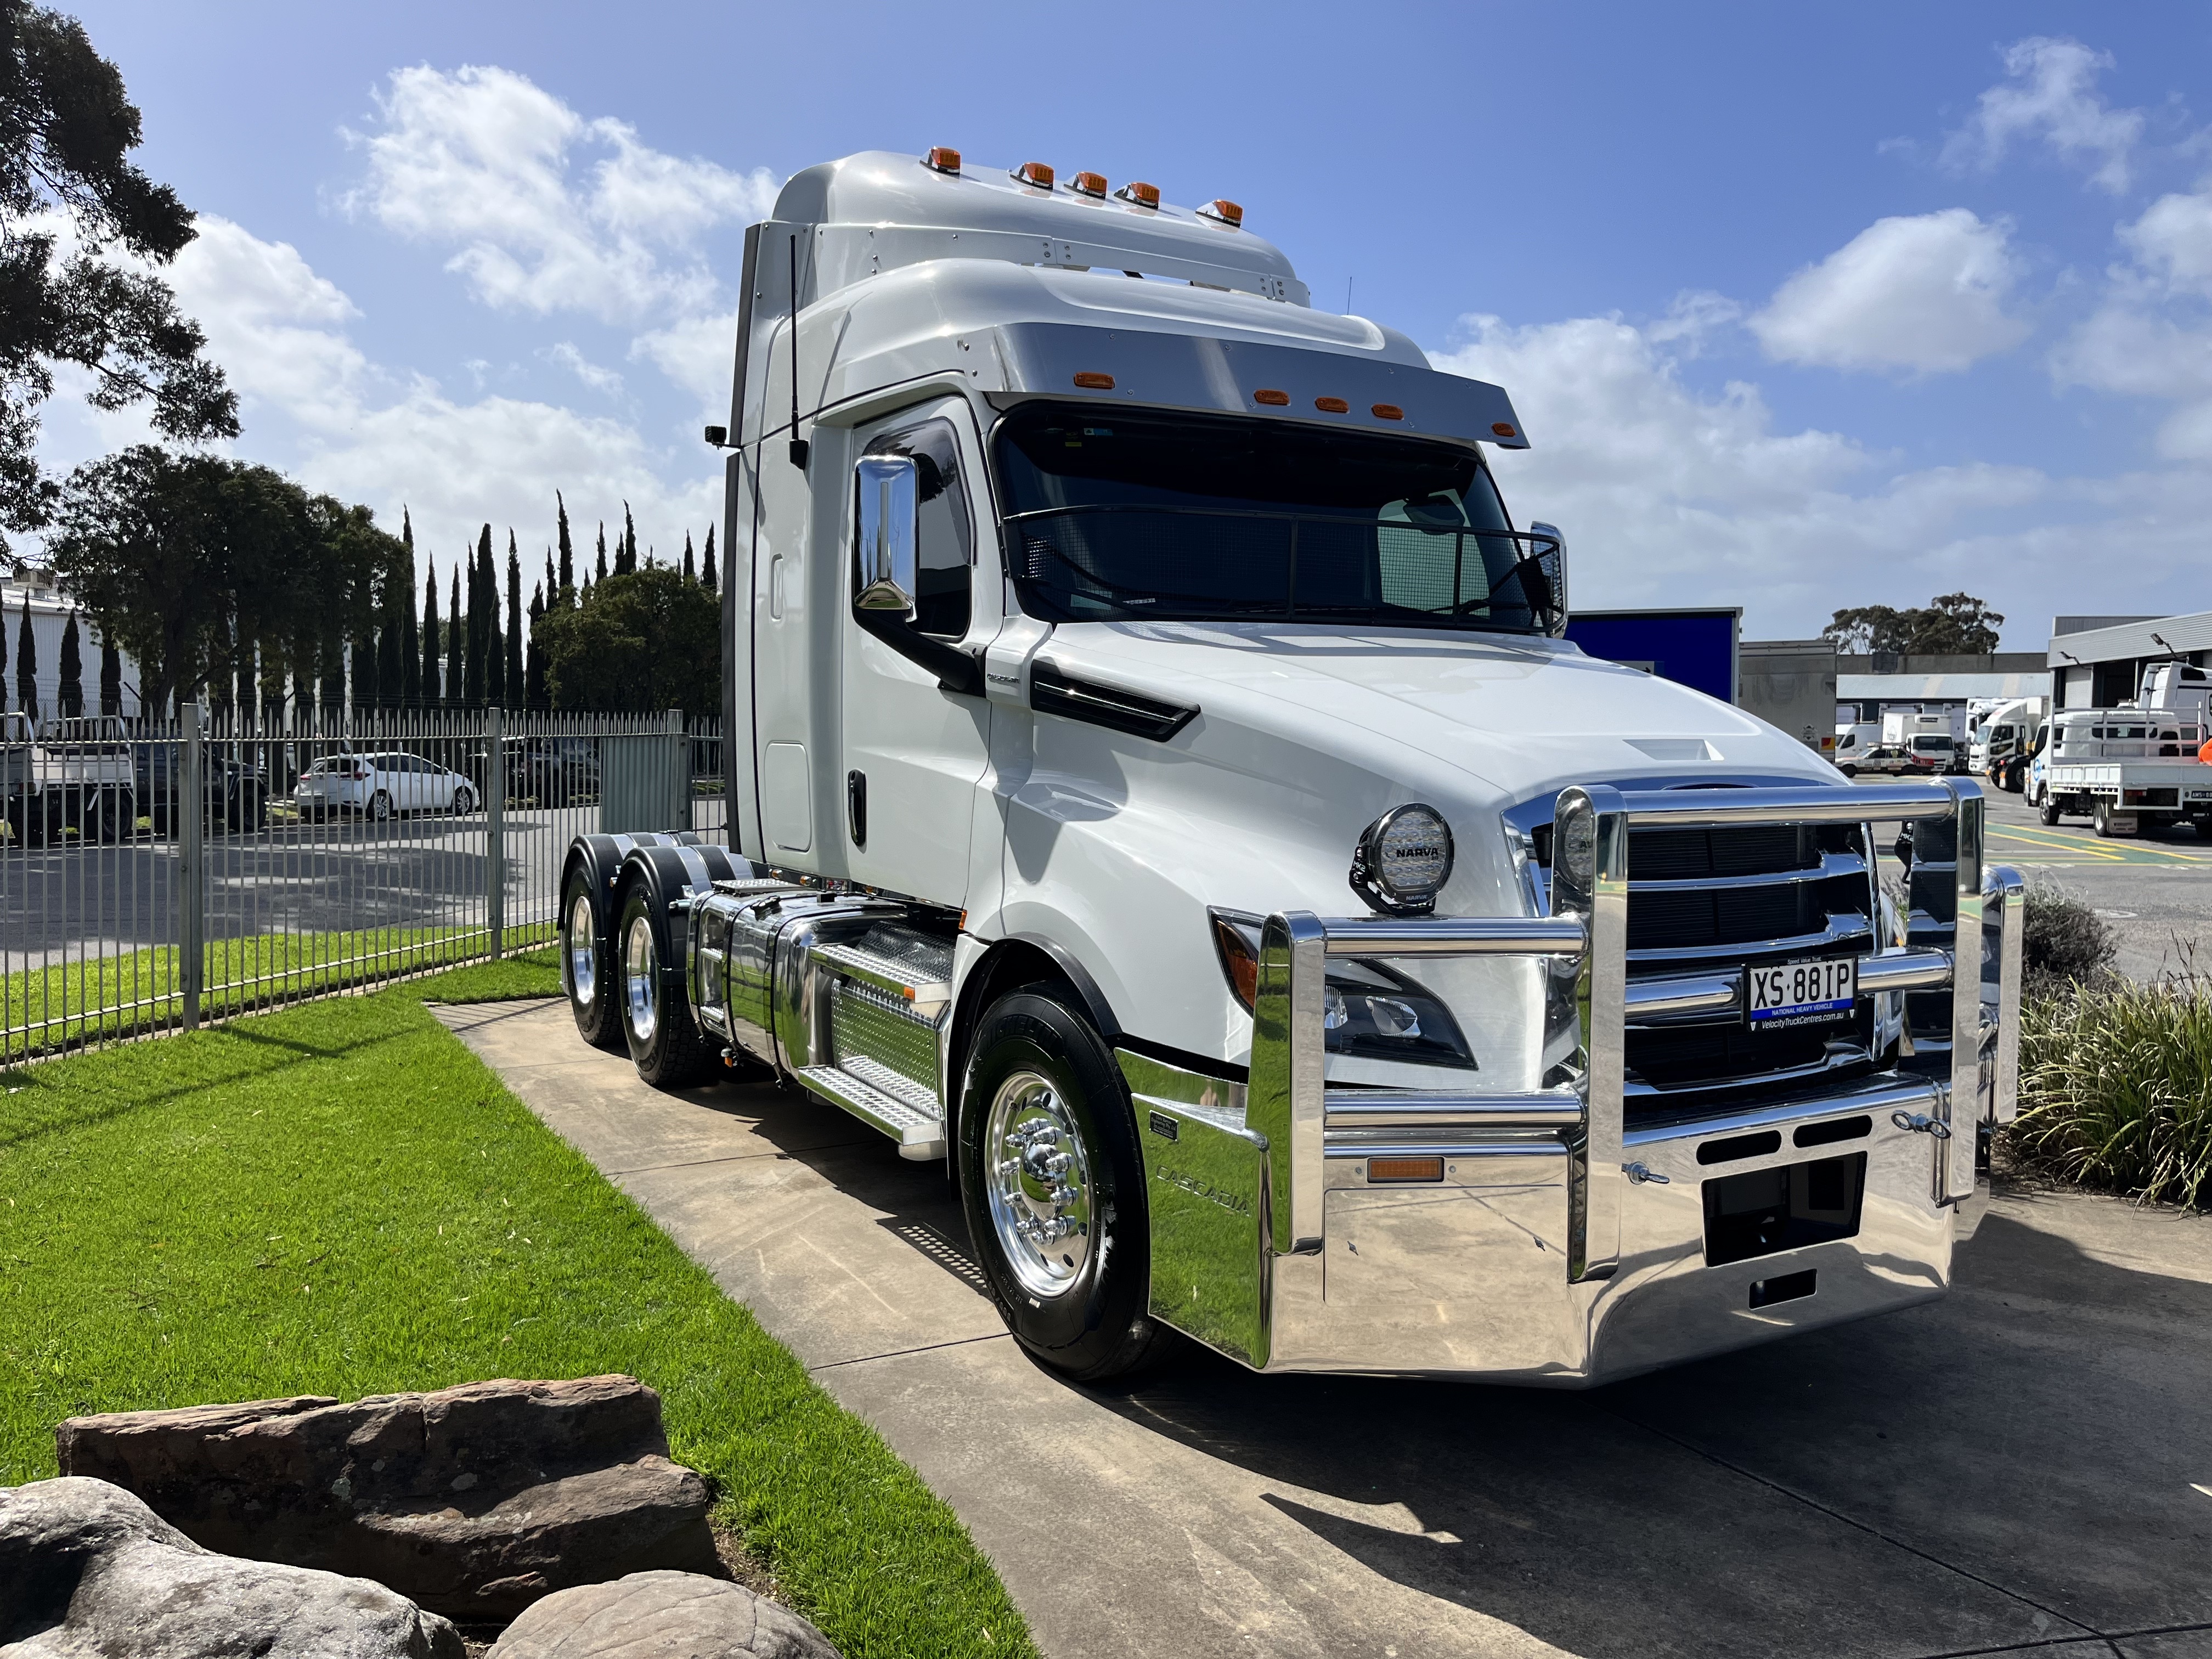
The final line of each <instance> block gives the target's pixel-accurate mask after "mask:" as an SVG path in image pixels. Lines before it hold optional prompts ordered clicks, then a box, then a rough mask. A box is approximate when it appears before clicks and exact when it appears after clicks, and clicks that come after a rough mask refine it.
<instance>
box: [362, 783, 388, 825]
mask: <svg viewBox="0 0 2212 1659" xmlns="http://www.w3.org/2000/svg"><path fill="white" fill-rule="evenodd" d="M363 810H364V811H367V812H368V816H369V817H372V818H374V819H375V820H376V822H377V823H383V822H384V821H385V820H386V818H388V817H391V816H392V797H391V795H390V794H389V793H386V791H384V790H381V789H380V790H378V791H377V792H376V793H374V794H373V795H371V796H370V797H369V798H368V806H367V807H366V808H365V809H363Z"/></svg>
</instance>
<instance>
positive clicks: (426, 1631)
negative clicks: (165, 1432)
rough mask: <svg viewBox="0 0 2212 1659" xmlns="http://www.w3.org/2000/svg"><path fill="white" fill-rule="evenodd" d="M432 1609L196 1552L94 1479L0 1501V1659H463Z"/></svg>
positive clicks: (17, 1492) (316, 1576) (357, 1581)
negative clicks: (240, 1658)
mask: <svg viewBox="0 0 2212 1659" xmlns="http://www.w3.org/2000/svg"><path fill="white" fill-rule="evenodd" d="M463 1652H464V1649H463V1647H462V1644H461V1638H460V1636H459V1632H456V1631H455V1630H454V1629H453V1626H451V1625H449V1624H447V1622H446V1621H445V1620H443V1619H441V1618H439V1617H438V1616H437V1615H436V1614H435V1613H424V1612H422V1610H421V1609H420V1608H418V1607H416V1606H415V1604H414V1603H413V1602H411V1601H408V1600H407V1599H406V1598H405V1597H404V1596H402V1595H395V1594H394V1593H393V1592H392V1591H391V1590H389V1589H386V1588H385V1587H384V1586H383V1585H381V1584H372V1583H369V1582H368V1580H366V1579H362V1578H347V1577H341V1576H339V1575H338V1574H337V1573H331V1572H318V1571H313V1570H312V1569H309V1568H306V1567H293V1566H283V1565H276V1564H273V1563H270V1562H267V1561H243V1560H240V1559H237V1558H235V1557H233V1556H228V1555H217V1554H215V1553H212V1552H210V1551H208V1550H205V1549H203V1548H201V1547H199V1546H198V1545H197V1544H195V1543H193V1542H192V1541H191V1539H189V1538H187V1537H185V1535H184V1534H182V1533H180V1532H179V1531H178V1530H177V1529H176V1528H173V1527H172V1526H170V1525H169V1524H168V1523H167V1522H164V1521H163V1520H161V1517H160V1516H156V1515H155V1513H154V1512H153V1511H152V1510H149V1509H148V1508H147V1507H146V1505H145V1504H143V1503H142V1502H140V1501H139V1500H138V1499H137V1498H134V1497H132V1496H131V1494H130V1493H129V1492H124V1491H122V1490H120V1489H119V1488H118V1487H116V1486H111V1485H110V1484H108V1483H107V1482H106V1481H104V1480H83V1479H71V1478H67V1477H65V1478H64V1479H62V1480H34V1481H33V1482H32V1483H31V1484H30V1485H28V1486H16V1487H13V1488H10V1489H8V1490H5V1491H0V1659H95V1656H106V1655H115V1654H148V1655H159V1656H161V1659H232V1656H234V1655H240V1654H253V1655H256V1656H263V1659H462V1655H463Z"/></svg>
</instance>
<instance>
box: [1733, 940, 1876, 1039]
mask: <svg viewBox="0 0 2212 1659" xmlns="http://www.w3.org/2000/svg"><path fill="white" fill-rule="evenodd" d="M1858 988H1859V964H1858V959H1857V957H1815V958H1813V959H1811V960H1808V961H1805V962H1779V963H1774V964H1772V965H1771V966H1770V967H1765V968H1753V969H1751V995H1750V1009H1749V1012H1750V1014H1751V1023H1752V1024H1753V1025H1757V1026H1762V1027H1764V1028H1765V1029H1766V1030H1773V1029H1774V1028H1775V1027H1776V1026H1778V1025H1796V1024H1825V1023H1826V1022H1827V1021H1829V1020H1832V1019H1834V1018H1836V1017H1837V1016H1838V1015H1844V1014H1849V1013H1850V1012H1851V1002H1852V1000H1853V999H1854V998H1855V997H1857V994H1858Z"/></svg>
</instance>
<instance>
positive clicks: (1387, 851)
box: [1352, 801, 1452, 915]
mask: <svg viewBox="0 0 2212 1659" xmlns="http://www.w3.org/2000/svg"><path fill="white" fill-rule="evenodd" d="M1451 867H1452V836H1451V826H1450V825H1449V824H1448V823H1445V822H1444V815H1443V813H1441V812H1439V811H1437V809H1436V808H1435V807H1433V806H1428V805H1423V804H1422V803H1421V802H1419V801H1409V802H1407V804H1406V805H1403V806H1394V807H1392V808H1391V809H1390V810H1389V811H1387V812H1385V813H1384V814H1383V816H1382V817H1379V818H1377V819H1376V820H1375V822H1374V823H1370V824H1369V825H1368V826H1367V830H1366V833H1365V834H1364V835H1362V836H1360V838H1359V845H1358V848H1356V849H1354V851H1353V853H1352V890H1353V891H1354V892H1356V893H1358V895H1359V896H1360V897H1362V898H1364V899H1365V900H1366V901H1367V902H1368V904H1369V905H1370V907H1371V908H1375V909H1377V910H1381V911H1383V912H1385V913H1387V914H1392V915H1425V914H1426V913H1427V912H1429V911H1431V910H1433V909H1434V908H1436V903H1437V894H1438V893H1439V892H1441V891H1442V890H1443V884H1444V883H1446V882H1447V881H1449V880H1450V879H1451Z"/></svg>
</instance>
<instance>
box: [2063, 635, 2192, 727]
mask: <svg viewBox="0 0 2212 1659" xmlns="http://www.w3.org/2000/svg"><path fill="white" fill-rule="evenodd" d="M2177 661H2179V662H2185V663H2192V664H2194V665H2196V666H2197V667H2199V668H2212V611H2193V612H2191V614H2190V615H2188V616H2185V617H2057V618H2055V619H2053V621H2052V623H2051V649H2050V653H2049V670H2050V674H2051V683H2050V684H2051V697H2052V700H2053V701H2054V702H2056V703H2057V706H2058V707H2059V708H2112V707H2113V706H2114V705H2116V704H2118V703H2123V702H2134V701H2135V695H2136V687H2137V686H2138V685H2140V684H2142V671H2143V669H2144V667H2145V666H2146V665H2148V664H2150V663H2154V662H2177Z"/></svg>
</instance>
